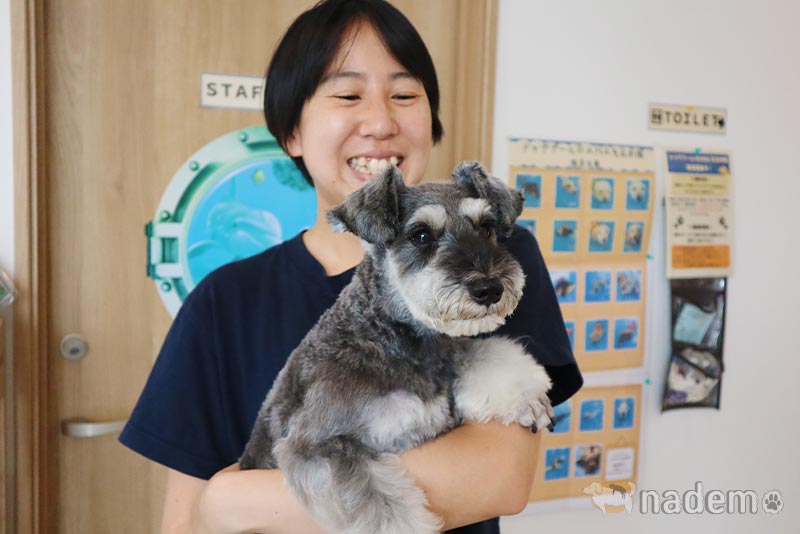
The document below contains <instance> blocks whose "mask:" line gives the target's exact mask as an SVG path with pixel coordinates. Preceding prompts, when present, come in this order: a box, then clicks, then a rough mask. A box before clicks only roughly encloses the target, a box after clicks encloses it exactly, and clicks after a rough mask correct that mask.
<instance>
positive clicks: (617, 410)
mask: <svg viewBox="0 0 800 534" xmlns="http://www.w3.org/2000/svg"><path fill="white" fill-rule="evenodd" d="M633 411H634V402H633V397H623V398H619V399H615V400H614V428H633Z"/></svg>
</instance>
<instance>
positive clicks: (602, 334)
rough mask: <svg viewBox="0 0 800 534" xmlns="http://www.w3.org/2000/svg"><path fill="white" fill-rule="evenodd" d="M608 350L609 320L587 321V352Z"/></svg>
mask: <svg viewBox="0 0 800 534" xmlns="http://www.w3.org/2000/svg"><path fill="white" fill-rule="evenodd" d="M598 350H608V319H595V320H591V321H586V351H587V352H591V351H598Z"/></svg>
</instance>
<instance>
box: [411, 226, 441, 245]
mask: <svg viewBox="0 0 800 534" xmlns="http://www.w3.org/2000/svg"><path fill="white" fill-rule="evenodd" d="M411 242H412V243H413V244H415V245H416V246H419V247H421V246H424V245H430V244H433V243H434V242H436V236H435V235H433V231H431V229H430V228H420V229H419V230H416V231H415V232H414V233H413V234H411Z"/></svg>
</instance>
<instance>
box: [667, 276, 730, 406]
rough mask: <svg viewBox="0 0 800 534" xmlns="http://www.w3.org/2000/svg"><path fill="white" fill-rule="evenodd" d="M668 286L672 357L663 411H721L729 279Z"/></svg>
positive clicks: (705, 279) (680, 282) (679, 282)
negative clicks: (691, 408) (703, 408)
mask: <svg viewBox="0 0 800 534" xmlns="http://www.w3.org/2000/svg"><path fill="white" fill-rule="evenodd" d="M671 282H672V333H671V340H672V354H671V358H670V364H669V368H668V370H667V380H666V385H665V388H664V397H663V401H662V406H661V407H662V410H669V409H673V408H684V407H713V408H719V401H720V386H721V379H722V372H723V370H724V367H723V364H722V348H723V343H724V337H725V298H726V286H727V279H725V278H698V279H682V280H672V281H671Z"/></svg>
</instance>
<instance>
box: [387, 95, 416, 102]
mask: <svg viewBox="0 0 800 534" xmlns="http://www.w3.org/2000/svg"><path fill="white" fill-rule="evenodd" d="M392 98H394V99H395V100H406V101H407V100H414V99H415V98H417V95H413V94H399V95H394V96H393V97H392Z"/></svg>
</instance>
